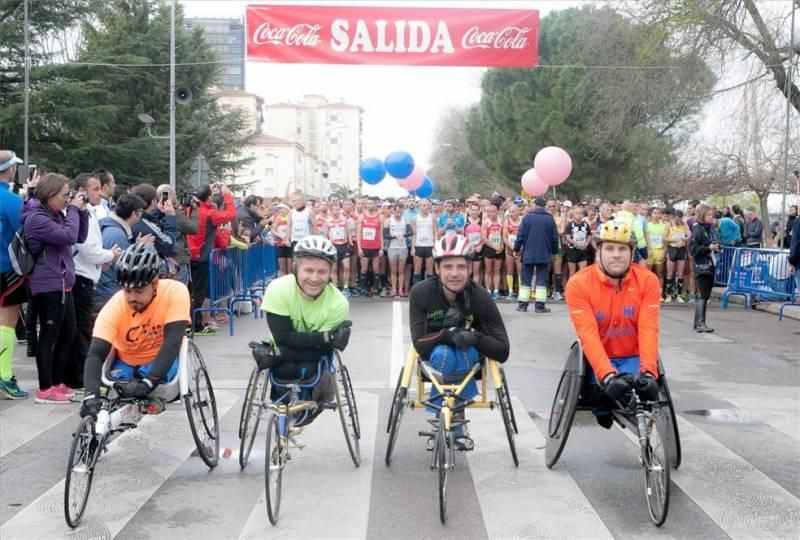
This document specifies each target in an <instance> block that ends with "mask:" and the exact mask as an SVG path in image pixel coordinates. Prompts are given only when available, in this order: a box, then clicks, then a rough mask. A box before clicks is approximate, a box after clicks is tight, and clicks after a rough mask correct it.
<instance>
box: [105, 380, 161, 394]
mask: <svg viewBox="0 0 800 540" xmlns="http://www.w3.org/2000/svg"><path fill="white" fill-rule="evenodd" d="M157 386H158V383H157V382H153V381H151V380H150V379H147V378H144V379H133V380H131V381H127V382H124V383H116V384H115V385H114V388H115V389H116V390H117V392H119V395H120V396H122V397H124V398H134V399H144V398H146V397H147V396H148V395H149V394H150V392H152V391H153V390H155V389H156V387H157Z"/></svg>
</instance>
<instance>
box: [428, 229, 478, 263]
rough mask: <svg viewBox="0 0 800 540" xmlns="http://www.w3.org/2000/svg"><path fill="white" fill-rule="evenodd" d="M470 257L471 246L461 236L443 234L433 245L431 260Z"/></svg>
mask: <svg viewBox="0 0 800 540" xmlns="http://www.w3.org/2000/svg"><path fill="white" fill-rule="evenodd" d="M471 255H472V244H470V242H469V240H467V238H466V237H465V236H463V235H461V234H445V235H444V236H443V237H442V239H441V240H439V241H438V242H436V243H435V244H434V245H433V260H434V261H440V260H442V259H444V258H446V257H467V258H469V257H470V256H471Z"/></svg>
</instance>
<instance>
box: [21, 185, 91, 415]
mask: <svg viewBox="0 0 800 540" xmlns="http://www.w3.org/2000/svg"><path fill="white" fill-rule="evenodd" d="M22 224H23V230H24V234H25V240H26V242H27V244H28V247H29V248H30V250H31V253H33V255H34V257H35V259H36V264H35V265H34V268H33V272H32V273H31V275H30V290H31V294H32V296H33V302H34V304H35V307H36V310H37V312H38V314H39V326H40V330H39V342H38V344H37V348H36V367H37V369H38V371H39V390H38V391H37V392H36V403H69V402H70V398H71V397H72V395H73V392H72V391H71V390H70V389H69V388H68V386H67V385H66V384H65V383H69V382H71V381H70V366H67V365H64V362H65V361H66V359H67V352H68V351H69V349H70V346H71V345H72V341H73V340H74V339H75V334H76V332H77V329H76V323H75V304H74V303H73V299H72V286H73V285H74V284H75V261H74V260H73V258H72V250H73V247H74V245H75V244H78V243H81V242H83V241H85V240H86V235H87V233H88V231H89V214H88V212H87V211H86V200H85V198H84V196H83V194H77V195H75V196H74V197H70V190H69V185H68V183H67V179H66V178H65V177H64V176H62V175H60V174H54V173H50V174H48V175H46V176H45V177H44V178H43V179H42V180H41V181H40V182H39V185H38V186H37V188H36V196H35V198H32V199H30V200H29V201H28V202H27V203H26V204H25V207H24V208H23V210H22Z"/></svg>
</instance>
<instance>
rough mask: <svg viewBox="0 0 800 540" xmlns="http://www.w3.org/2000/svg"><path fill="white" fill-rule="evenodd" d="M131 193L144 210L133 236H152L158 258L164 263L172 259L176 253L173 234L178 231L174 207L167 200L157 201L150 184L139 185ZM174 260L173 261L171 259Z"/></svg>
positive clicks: (176, 248) (134, 227)
mask: <svg viewBox="0 0 800 540" xmlns="http://www.w3.org/2000/svg"><path fill="white" fill-rule="evenodd" d="M131 192H132V193H133V194H134V195H138V196H139V197H141V199H142V200H143V201H144V204H145V205H146V206H145V209H144V213H143V214H142V219H140V220H139V222H138V223H137V224H136V225H134V226H133V234H134V236H137V235H140V234H141V235H142V236H146V235H148V234H152V235H153V238H155V247H156V251H157V252H158V256H159V257H161V258H162V259H163V260H164V261H167V260H168V259H172V258H173V257H175V255H176V254H177V253H178V247H177V244H176V242H175V233H176V232H177V230H178V226H177V220H176V218H175V207H174V206H172V202H170V200H169V198H167V199H166V200H163V199H159V198H158V197H157V196H156V195H157V193H156V188H154V187H153V186H151V185H150V184H139V185H138V186H136V187H134V188H133V189H132V190H131ZM172 260H174V259H172Z"/></svg>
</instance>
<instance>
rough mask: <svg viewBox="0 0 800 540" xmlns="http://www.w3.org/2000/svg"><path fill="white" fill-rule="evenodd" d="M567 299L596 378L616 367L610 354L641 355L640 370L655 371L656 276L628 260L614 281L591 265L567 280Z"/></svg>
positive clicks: (658, 297)
mask: <svg viewBox="0 0 800 540" xmlns="http://www.w3.org/2000/svg"><path fill="white" fill-rule="evenodd" d="M565 300H566V302H567V307H568V309H569V317H570V319H571V320H572V324H573V326H574V327H575V333H576V334H578V339H579V340H580V342H581V346H582V347H583V353H584V354H585V355H586V359H587V360H588V361H589V364H591V366H592V369H593V370H594V374H595V377H597V380H599V381H602V380H603V379H604V378H605V377H606V375H608V374H609V373H613V372H614V368H613V367H612V366H611V362H610V361H609V358H624V357H628V356H638V357H639V363H640V366H641V371H642V372H643V373H644V372H645V371H647V372H650V373H651V374H652V375H654V376H658V317H659V312H660V309H661V285H660V284H659V281H658V276H656V275H655V274H654V273H653V272H651V271H650V270H648V269H646V268H644V267H642V266H639V265H638V264H632V265H631V267H630V270H629V271H628V274H627V275H626V276H625V277H624V278H623V279H622V282H621V283H620V284H619V286H617V285H615V284H614V283H613V282H612V281H611V280H610V279H609V278H608V277H607V276H606V275H605V274H603V272H602V271H601V270H600V268H599V266H598V265H596V264H593V265H591V266H589V267H587V268H584V269H583V270H581V271H579V272H578V273H577V274H575V275H574V276H573V277H571V278H570V279H569V282H568V283H567V290H566V293H565Z"/></svg>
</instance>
